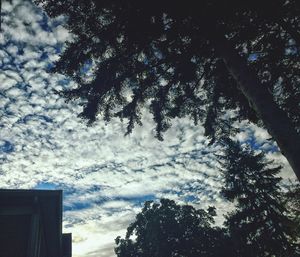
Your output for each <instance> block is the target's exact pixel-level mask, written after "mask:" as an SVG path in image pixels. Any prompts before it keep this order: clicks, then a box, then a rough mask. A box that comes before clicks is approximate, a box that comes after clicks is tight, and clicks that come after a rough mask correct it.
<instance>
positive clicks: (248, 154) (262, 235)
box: [222, 140, 300, 257]
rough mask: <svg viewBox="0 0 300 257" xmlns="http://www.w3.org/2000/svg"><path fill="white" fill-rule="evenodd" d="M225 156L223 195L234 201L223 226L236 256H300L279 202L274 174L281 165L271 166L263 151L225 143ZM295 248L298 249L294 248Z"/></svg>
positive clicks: (277, 184) (292, 223)
mask: <svg viewBox="0 0 300 257" xmlns="http://www.w3.org/2000/svg"><path fill="white" fill-rule="evenodd" d="M223 158H224V171H223V172H224V177H225V185H224V188H223V190H222V194H223V195H224V197H225V198H226V199H228V200H230V201H234V202H235V203H236V209H235V210H234V211H233V212H231V213H230V214H229V215H227V217H226V222H225V225H226V227H227V228H228V230H229V234H230V235H231V238H232V240H233V242H234V248H235V249H236V251H237V256H241V257H248V256H249V257H252V256H256V257H260V256H261V257H264V256H276V257H292V256H299V255H300V252H299V242H298V243H297V240H298V238H299V234H296V233H295V231H294V228H293V227H294V226H295V224H296V223H295V222H293V220H292V219H291V218H290V217H289V212H288V210H287V209H286V207H285V204H284V203H283V202H282V201H281V192H280V186H279V182H280V180H281V178H279V177H278V176H277V175H278V173H279V172H280V169H281V168H280V167H270V164H271V163H270V162H267V161H266V160H265V157H264V154H263V153H260V154H255V153H254V152H253V150H251V149H250V148H245V149H243V148H242V147H241V146H240V145H239V144H238V143H235V142H233V141H231V140H228V142H227V149H226V154H225V156H224V157H223ZM297 249H298V250H297Z"/></svg>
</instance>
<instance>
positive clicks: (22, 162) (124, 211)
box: [0, 0, 291, 257]
mask: <svg viewBox="0 0 300 257" xmlns="http://www.w3.org/2000/svg"><path fill="white" fill-rule="evenodd" d="M2 8H3V10H4V11H3V13H4V16H3V21H4V23H3V26H2V29H3V33H2V34H1V38H0V44H2V45H3V44H6V43H7V44H8V47H7V48H6V49H4V50H0V56H1V57H3V58H1V63H0V65H1V67H2V68H1V71H0V84H1V93H2V92H3V95H0V106H1V107H2V108H1V110H4V111H2V113H1V119H0V120H1V125H2V127H1V130H0V140H1V142H4V141H3V140H5V141H7V142H9V144H10V145H11V147H12V149H13V150H12V151H2V152H0V158H1V160H3V163H2V165H1V173H0V187H1V188H12V187H15V188H35V187H36V186H40V187H41V185H42V184H43V183H48V185H49V186H50V187H53V188H61V189H64V192H65V197H64V206H65V208H66V211H65V212H64V228H65V231H69V232H72V233H73V239H74V240H73V249H74V250H73V253H74V256H75V257H81V256H88V257H93V256H103V257H111V256H113V247H114V238H115V237H116V236H118V235H122V236H124V233H125V229H126V227H127V226H128V224H129V223H130V222H131V221H132V220H133V219H134V216H135V214H136V213H137V212H138V211H139V210H140V208H141V204H142V202H143V201H144V200H146V199H152V198H157V197H169V198H171V199H175V200H177V201H178V202H180V203H190V202H191V200H189V199H190V198H189V197H191V196H193V197H194V200H193V204H194V205H195V206H197V207H199V208H205V207H207V206H208V205H216V206H217V207H218V210H219V214H220V216H219V217H218V223H219V224H220V223H221V222H222V213H225V212H226V211H227V210H228V209H230V205H228V203H225V202H224V201H223V200H222V199H221V198H220V196H219V194H218V191H219V189H220V186H221V176H220V174H219V172H218V171H217V170H216V167H217V165H218V164H217V162H216V157H215V155H214V152H215V151H219V148H218V147H216V146H214V147H210V148H208V147H207V146H206V145H207V142H208V141H207V139H206V138H205V137H204V136H203V128H201V127H199V126H198V127H195V126H193V125H191V122H190V121H189V120H187V119H181V120H174V122H173V127H172V128H171V129H170V130H169V131H168V132H167V133H166V134H165V141H163V142H159V141H158V140H156V139H155V138H154V131H153V129H154V124H153V122H152V117H151V116H150V114H149V113H147V112H145V116H144V119H143V123H144V126H143V127H136V129H135V130H134V132H133V133H132V135H130V136H128V137H124V136H123V135H124V132H125V128H126V124H122V123H120V121H119V120H112V122H111V123H110V124H108V125H107V126H105V124H104V122H103V121H98V122H97V123H96V124H95V125H94V126H92V127H87V126H86V124H85V123H84V122H83V121H82V120H80V119H79V118H77V114H78V113H79V112H80V107H79V106H78V105H77V104H75V103H68V104H66V103H65V102H64V100H63V99H61V98H60V97H59V96H57V95H56V94H54V93H53V89H57V90H59V89H61V88H62V87H65V85H64V83H63V80H64V79H65V78H64V77H63V76H61V75H54V74H48V73H46V72H45V67H47V66H48V65H49V64H50V63H51V62H52V61H53V60H56V59H58V58H59V57H58V54H57V51H56V48H57V43H62V42H64V41H65V40H70V39H71V36H70V35H69V34H68V33H67V31H66V30H65V29H64V28H63V27H62V26H61V25H58V26H57V25H55V26H54V25H53V24H54V23H53V22H51V21H49V20H46V21H45V22H46V24H44V25H43V26H48V27H49V31H45V30H44V29H43V28H42V25H41V20H42V19H43V14H42V13H41V11H40V10H39V9H38V8H37V7H34V6H33V5H32V4H31V2H29V1H21V0H19V1H16V0H15V1H13V4H12V5H10V4H9V3H7V2H5V3H4V4H3V6H2ZM58 20H63V17H59V18H58ZM38 21H39V22H38ZM24 22H25V23H26V24H27V25H26V26H25V25H24ZM8 53H9V54H8ZM42 56H47V57H45V58H41V57H42ZM69 86H71V84H69ZM243 127H244V128H245V129H244V131H243V132H242V133H240V134H239V135H238V139H239V140H240V141H242V142H244V141H247V140H248V139H249V138H251V136H253V137H255V138H256V140H257V142H258V144H260V145H263V146H265V145H267V144H269V145H268V147H271V146H270V143H268V142H267V141H266V139H267V137H268V135H267V134H266V133H265V131H264V130H262V129H259V128H257V127H256V126H253V125H247V124H243ZM269 156H270V158H273V159H274V158H275V159H276V160H277V161H278V163H284V166H285V167H286V166H287V165H286V161H285V160H284V158H283V157H282V156H281V155H280V154H278V153H272V152H270V153H269ZM285 169H286V170H287V172H286V174H288V175H286V177H290V174H291V173H290V171H288V168H285Z"/></svg>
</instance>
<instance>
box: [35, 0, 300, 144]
mask: <svg viewBox="0 0 300 257" xmlns="http://www.w3.org/2000/svg"><path fill="white" fill-rule="evenodd" d="M36 2H37V3H40V4H42V5H43V7H44V9H45V10H46V11H47V13H48V14H49V15H50V16H58V15H67V17H68V22H67V27H68V29H69V30H70V31H71V32H72V33H73V34H74V35H75V40H74V42H72V43H69V44H68V46H67V49H66V50H65V51H64V53H63V54H62V57H61V59H60V60H59V61H58V62H57V63H56V67H55V70H54V71H57V72H60V73H63V74H66V75H68V76H70V77H72V78H73V79H74V80H75V81H77V83H78V87H77V88H76V89H71V90H67V91H64V92H63V95H64V96H65V97H66V98H67V99H74V98H81V99H83V100H85V103H86V104H85V105H84V109H83V112H82V114H81V116H82V117H84V118H87V119H88V120H89V122H91V123H92V122H93V121H95V119H96V116H97V115H98V114H102V115H103V116H104V118H105V119H106V120H109V119H110V118H111V117H113V116H118V117H120V118H127V119H128V120H129V121H128V127H127V131H128V133H130V132H131V131H132V129H133V127H134V125H135V124H136V123H137V124H141V108H142V107H143V106H145V105H147V104H149V103H150V109H151V112H152V114H153V116H154V120H155V122H156V124H157V127H156V132H157V137H158V138H159V139H162V135H161V133H162V132H164V131H165V130H166V129H168V128H169V126H170V120H171V119H172V118H174V117H182V116H186V115H187V116H190V117H191V118H192V119H193V120H194V122H195V123H197V122H199V121H200V122H202V123H203V124H204V126H205V129H206V134H207V135H208V136H211V138H212V139H214V138H215V137H216V136H218V135H219V134H220V133H221V134H222V133H229V131H230V127H231V126H230V123H231V121H228V120H225V119H224V118H223V117H222V115H223V112H224V110H225V109H234V108H237V107H238V108H239V115H238V118H239V119H249V120H250V121H253V122H258V121H259V118H258V117H257V114H256V113H255V112H254V110H253V109H252V108H251V106H250V105H249V101H248V100H247V99H246V98H245V96H244V95H243V94H242V93H241V92H240V91H239V89H238V87H237V85H236V82H235V80H234V79H233V78H232V76H231V75H230V74H229V72H228V71H227V69H226V67H225V65H224V64H223V62H222V61H221V59H220V58H219V57H218V54H217V53H216V52H215V49H214V45H213V44H212V42H211V40H210V38H211V35H210V33H211V31H215V30H216V29H218V30H219V32H220V33H221V34H224V35H226V37H227V38H228V40H230V41H231V43H232V44H233V45H234V46H235V47H236V48H237V49H238V51H239V53H240V55H241V56H244V57H245V58H246V59H248V64H249V66H251V67H252V69H253V70H255V72H256V73H257V74H258V77H259V79H260V81H261V83H262V84H263V85H264V86H265V87H268V88H269V90H270V91H271V92H272V93H273V95H274V97H275V98H276V100H277V102H278V104H279V105H280V107H281V108H282V109H284V110H286V111H287V113H288V115H289V117H290V118H291V119H292V120H293V122H294V124H295V126H296V127H297V129H299V122H300V119H299V115H300V109H299V100H300V90H299V87H298V84H299V65H298V61H299V54H298V47H299V45H298V43H299V42H300V40H299V41H298V38H297V37H299V35H298V31H297V28H298V27H299V21H300V18H299V10H300V6H299V1H296V0H293V1H283V0H275V1H271V0H266V1H257V0H256V1H255V0H254V1H237V0H230V1H226V2H224V1H216V0H202V1H189V3H186V2H182V1H170V0H167V1H156V0H155V1H138V0H131V1H120V0H115V1H104V0H103V1H95V0H67V1H59V0H37V1H36ZM270 6H272V8H270ZM88 63H89V65H91V68H93V70H94V77H93V79H92V80H91V81H88V80H86V78H85V73H84V72H83V68H84V67H86V65H87V64H88ZM129 96H130V97H129Z"/></svg>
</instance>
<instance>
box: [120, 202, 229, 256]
mask: <svg viewBox="0 0 300 257" xmlns="http://www.w3.org/2000/svg"><path fill="white" fill-rule="evenodd" d="M214 215H215V209H214V208H213V207H210V208H208V209H207V210H206V211H205V210H201V209H200V210H196V209H194V208H193V207H192V206H189V205H183V206H181V205H177V204H175V202H174V201H171V200H168V199H162V200H161V201H160V203H154V202H151V201H150V202H146V203H145V205H144V207H143V209H142V211H141V212H140V213H139V214H138V215H137V216H136V220H135V221H134V222H133V223H132V224H131V225H130V226H129V227H128V229H127V234H126V237H125V239H121V238H120V237H117V238H116V244H117V247H116V248H115V252H116V254H117V256H118V257H125V256H126V257H129V256H130V257H171V256H182V257H201V256H203V257H204V256H205V257H222V256H224V257H225V256H226V257H227V256H232V255H231V252H230V251H231V249H230V242H229V240H228V238H227V236H226V235H225V233H224V231H223V230H222V229H220V228H213V227H211V224H212V223H213V221H214V219H213V216H214Z"/></svg>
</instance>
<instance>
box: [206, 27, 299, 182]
mask: <svg viewBox="0 0 300 257" xmlns="http://www.w3.org/2000/svg"><path fill="white" fill-rule="evenodd" d="M211 35H212V34H211ZM211 39H212V40H211V41H212V43H213V46H214V47H215V50H216V52H217V53H218V54H219V56H220V57H221V58H222V59H223V61H224V63H225V65H226V67H227V69H228V71H229V73H230V74H231V75H232V76H233V78H234V79H235V80H236V82H237V84H238V85H239V88H240V90H241V91H242V93H243V94H244V95H245V97H246V98H247V99H248V101H249V102H250V104H251V106H252V108H253V109H254V110H255V112H256V113H257V115H258V117H259V118H260V119H261V120H262V121H263V122H264V125H265V127H266V128H267V130H268V132H269V134H270V135H271V136H272V137H273V138H274V140H275V141H276V142H277V144H278V146H279V148H280V150H281V152H282V154H283V155H284V156H285V157H286V158H287V160H288V162H289V163H290V165H291V167H292V169H293V170H294V172H295V174H296V176H297V178H298V180H299V181H300V135H299V134H298V133H297V131H296V130H295V127H294V125H293V124H292V122H291V120H290V119H289V118H288V116H287V114H286V113H285V112H284V111H283V110H281V109H280V108H279V106H278V105H277V104H276V103H275V101H274V99H273V96H272V95H271V93H270V92H269V91H268V89H267V87H266V86H264V85H262V84H261V83H260V81H259V79H258V77H257V75H256V74H255V73H254V72H252V70H251V69H250V68H249V66H248V65H247V62H246V60H245V59H244V58H242V57H241V56H240V55H239V54H238V52H237V51H236V50H235V48H234V46H233V45H231V43H230V42H229V40H227V39H226V38H225V37H224V36H222V34H220V33H219V32H216V33H214V35H212V37H211Z"/></svg>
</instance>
